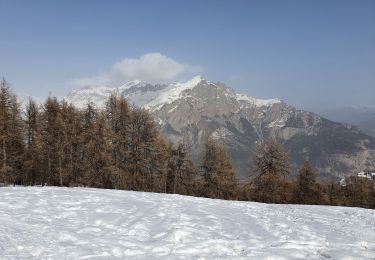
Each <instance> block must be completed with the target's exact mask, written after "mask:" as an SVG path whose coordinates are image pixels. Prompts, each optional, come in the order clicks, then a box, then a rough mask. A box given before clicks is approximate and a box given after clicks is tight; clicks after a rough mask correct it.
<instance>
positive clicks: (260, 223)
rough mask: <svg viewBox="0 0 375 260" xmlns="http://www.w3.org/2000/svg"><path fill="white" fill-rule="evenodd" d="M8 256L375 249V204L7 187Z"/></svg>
mask: <svg viewBox="0 0 375 260" xmlns="http://www.w3.org/2000/svg"><path fill="white" fill-rule="evenodd" d="M0 234H1V235H0V259H114V258H119V259H155V258H158V259H160V258H162V259H222V258H228V259H375V211H374V210H367V209H360V208H346V207H330V206H303V205H274V204H262V203H254V202H235V201H222V200H212V199H204V198H193V197H186V196H180V195H166V194H155V193H143V192H131V191H117V190H101V189H89V188H57V187H43V188H42V187H6V188H0Z"/></svg>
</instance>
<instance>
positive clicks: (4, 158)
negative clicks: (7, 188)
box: [3, 137, 7, 182]
mask: <svg viewBox="0 0 375 260" xmlns="http://www.w3.org/2000/svg"><path fill="white" fill-rule="evenodd" d="M6 169H7V151H6V149H5V138H4V137H3V182H5V171H6Z"/></svg>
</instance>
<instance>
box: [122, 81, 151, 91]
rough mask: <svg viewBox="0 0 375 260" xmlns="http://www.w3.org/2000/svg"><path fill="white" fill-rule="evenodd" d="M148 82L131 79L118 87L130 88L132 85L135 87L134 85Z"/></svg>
mask: <svg viewBox="0 0 375 260" xmlns="http://www.w3.org/2000/svg"><path fill="white" fill-rule="evenodd" d="M145 84H147V83H145V82H143V81H141V80H132V81H129V82H127V83H125V84H124V85H121V86H120V87H118V89H119V90H120V89H123V90H125V89H129V88H131V87H134V86H139V85H145Z"/></svg>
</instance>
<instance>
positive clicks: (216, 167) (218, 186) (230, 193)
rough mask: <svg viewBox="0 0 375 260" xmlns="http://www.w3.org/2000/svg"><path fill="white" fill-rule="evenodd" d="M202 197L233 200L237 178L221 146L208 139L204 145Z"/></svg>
mask: <svg viewBox="0 0 375 260" xmlns="http://www.w3.org/2000/svg"><path fill="white" fill-rule="evenodd" d="M201 168H202V169H203V186H202V195H203V196H206V197H211V198H221V199H234V198H235V197H236V190H237V188H238V185H237V178H236V174H235V171H234V168H233V166H232V163H231V161H230V159H229V156H228V154H227V152H226V150H225V147H224V145H223V144H219V143H217V142H216V141H215V140H214V139H212V138H208V140H207V141H206V143H205V145H204V155H203V162H202V167H201Z"/></svg>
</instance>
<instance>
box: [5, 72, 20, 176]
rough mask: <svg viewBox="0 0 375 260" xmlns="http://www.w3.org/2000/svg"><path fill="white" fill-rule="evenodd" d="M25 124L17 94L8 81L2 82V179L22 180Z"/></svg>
mask: <svg viewBox="0 0 375 260" xmlns="http://www.w3.org/2000/svg"><path fill="white" fill-rule="evenodd" d="M22 130H23V125H22V119H21V113H20V108H19V105H18V103H17V98H16V96H15V95H14V94H13V93H12V92H11V91H10V87H9V84H8V82H7V81H6V80H5V79H2V80H1V82H0V161H1V166H0V167H1V168H0V181H2V182H4V183H21V182H22V179H23V178H22V177H21V174H22V162H23V158H22V157H23V149H24V143H23V134H22Z"/></svg>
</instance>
